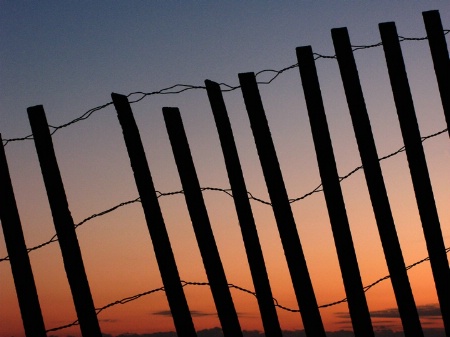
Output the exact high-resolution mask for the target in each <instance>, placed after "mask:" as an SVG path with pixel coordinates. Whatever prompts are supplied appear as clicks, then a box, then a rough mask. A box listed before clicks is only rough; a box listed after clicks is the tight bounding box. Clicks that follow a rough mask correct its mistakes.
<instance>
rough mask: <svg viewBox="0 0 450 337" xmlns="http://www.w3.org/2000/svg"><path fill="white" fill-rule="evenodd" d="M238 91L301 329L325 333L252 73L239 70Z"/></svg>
mask: <svg viewBox="0 0 450 337" xmlns="http://www.w3.org/2000/svg"><path fill="white" fill-rule="evenodd" d="M239 82H240V84H241V89H242V95H243V97H244V102H245V106H246V108H247V113H248V117H249V119H250V125H251V128H252V132H253V137H254V139H255V144H256V149H257V151H258V156H259V160H260V162H261V167H262V170H263V174H264V179H265V181H266V185H267V190H268V192H269V196H270V200H271V202H272V207H273V211H274V215H275V219H276V222H277V226H278V231H279V233H280V238H281V243H282V245H283V249H284V254H285V256H286V261H287V265H288V268H289V273H290V275H291V279H292V284H293V287H294V292H295V296H296V298H297V303H298V305H299V308H300V314H301V316H302V320H303V325H304V328H305V333H306V334H307V336H309V337H325V336H326V334H325V329H324V326H323V322H322V318H321V316H320V312H319V308H318V305H317V300H316V296H315V294H314V289H313V285H312V282H311V278H310V275H309V271H308V267H307V265H306V259H305V256H304V254H303V248H302V245H301V243H300V238H299V235H298V232H297V226H296V224H295V220H294V215H293V214H292V209H291V205H290V203H289V198H288V195H287V192H286V187H285V184H284V181H283V176H282V174H281V169H280V164H279V162H278V158H277V154H276V151H275V146H274V144H273V141H272V136H271V134H270V129H269V124H268V122H267V118H266V114H265V111H264V107H263V104H262V101H261V96H260V94H259V90H258V85H257V83H256V78H255V74H254V73H242V74H239Z"/></svg>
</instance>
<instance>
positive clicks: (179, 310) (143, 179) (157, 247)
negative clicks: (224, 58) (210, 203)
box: [111, 93, 197, 337]
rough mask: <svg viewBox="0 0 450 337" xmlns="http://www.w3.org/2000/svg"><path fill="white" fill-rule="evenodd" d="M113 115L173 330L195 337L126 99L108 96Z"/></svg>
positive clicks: (182, 335) (185, 336)
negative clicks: (129, 165) (134, 186)
mask: <svg viewBox="0 0 450 337" xmlns="http://www.w3.org/2000/svg"><path fill="white" fill-rule="evenodd" d="M111 97H112V100H113V103H114V106H115V108H116V111H117V116H118V119H119V122H120V125H121V126H122V131H123V137H124V139H125V144H126V147H127V151H128V156H129V157H130V163H131V167H132V169H133V173H134V179H135V181H136V186H137V189H138V191H139V196H140V198H141V204H142V208H143V210H144V215H145V220H146V222H147V227H148V230H149V232H150V237H151V239H152V242H153V249H154V251H155V256H156V261H157V262H158V267H159V270H160V272H161V278H162V281H163V284H164V289H165V292H166V296H167V300H168V302H169V307H170V311H171V313H172V317H173V321H174V324H175V329H176V330H177V334H178V336H180V337H193V336H197V333H196V332H195V328H194V323H193V322H192V317H191V314H190V311H189V307H188V303H187V301H186V296H185V294H184V291H183V288H182V285H181V280H180V276H179V273H178V268H177V265H176V262H175V257H174V255H173V251H172V247H171V245H170V241H169V235H168V234H167V229H166V225H165V223H164V218H163V215H162V212H161V208H160V206H159V202H158V197H157V195H156V190H155V186H154V184H153V179H152V176H151V173H150V169H149V166H148V162H147V158H146V156H145V151H144V147H143V145H142V140H141V136H140V134H139V129H138V127H137V125H136V121H135V119H134V116H133V112H132V111H131V107H130V103H129V102H128V98H127V97H126V96H124V95H119V94H115V93H113V94H111Z"/></svg>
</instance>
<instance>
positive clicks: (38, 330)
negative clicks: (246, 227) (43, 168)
mask: <svg viewBox="0 0 450 337" xmlns="http://www.w3.org/2000/svg"><path fill="white" fill-rule="evenodd" d="M0 139H1V135H0ZM0 186H1V188H0V220H1V222H2V228H3V235H4V237H5V243H6V249H7V251H8V255H9V262H10V264H11V271H12V274H13V278H14V285H15V287H16V293H17V299H18V301H19V308H20V313H21V315H22V322H23V327H24V329H25V335H26V336H27V337H35V336H36V337H46V336H47V334H46V333H45V325H44V319H43V317H42V312H41V307H40V305H39V298H38V293H37V290H36V284H35V283H34V277H33V271H32V269H31V264H30V258H29V257H28V252H27V247H26V245H25V238H24V236H23V231H22V224H21V222H20V217H19V211H18V210H17V204H16V199H15V197H14V190H13V186H12V183H11V177H10V174H9V169H8V163H7V161H6V154H5V148H4V147H3V145H2V146H1V149H0Z"/></svg>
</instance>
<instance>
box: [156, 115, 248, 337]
mask: <svg viewBox="0 0 450 337" xmlns="http://www.w3.org/2000/svg"><path fill="white" fill-rule="evenodd" d="M163 114H164V120H165V122H166V128H167V133H168V134H169V139H170V144H171V146H172V152H173V155H174V157H175V162H176V165H177V169H178V173H179V175H180V179H181V184H182V186H183V190H184V195H185V198H186V204H187V207H188V211H189V215H190V217H191V220H192V226H193V227H194V232H195V236H196V238H197V242H198V247H199V249H200V253H201V256H202V259H203V264H204V266H205V271H206V275H207V277H208V280H209V284H210V287H211V292H212V295H213V298H214V302H215V304H216V308H217V313H218V315H219V320H220V323H221V325H222V330H223V334H224V336H225V337H242V336H243V335H242V330H241V327H240V324H239V320H238V316H237V313H236V309H235V307H234V303H233V299H232V298H231V293H230V289H229V287H228V282H227V279H226V276H225V271H224V269H223V266H222V261H221V260H220V256H219V251H218V249H217V245H216V241H215V239H214V234H213V232H212V228H211V223H210V221H209V217H208V212H207V210H206V206H205V202H204V200H203V195H202V192H201V188H200V183H199V181H198V177H197V173H196V171H195V167H194V162H193V160H192V156H191V150H190V148H189V144H188V140H187V137H186V133H185V131H184V127H183V122H182V120H181V116H180V112H179V110H178V108H163Z"/></svg>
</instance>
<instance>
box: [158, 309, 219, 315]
mask: <svg viewBox="0 0 450 337" xmlns="http://www.w3.org/2000/svg"><path fill="white" fill-rule="evenodd" d="M152 315H159V316H172V313H171V312H170V310H161V311H155V312H152ZM191 316H192V317H203V316H217V313H215V312H205V311H198V310H191Z"/></svg>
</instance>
